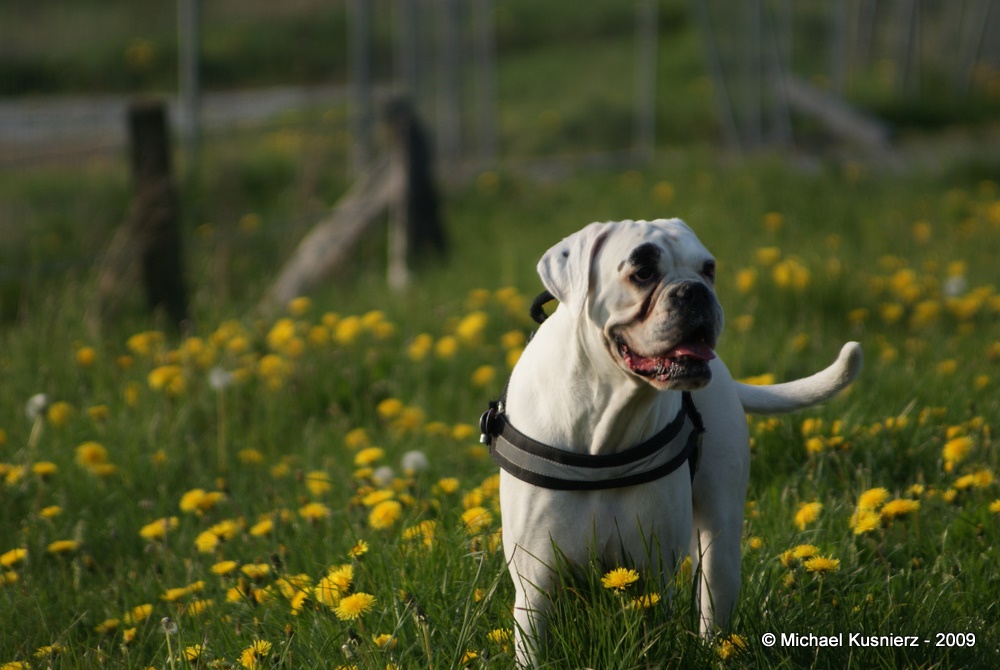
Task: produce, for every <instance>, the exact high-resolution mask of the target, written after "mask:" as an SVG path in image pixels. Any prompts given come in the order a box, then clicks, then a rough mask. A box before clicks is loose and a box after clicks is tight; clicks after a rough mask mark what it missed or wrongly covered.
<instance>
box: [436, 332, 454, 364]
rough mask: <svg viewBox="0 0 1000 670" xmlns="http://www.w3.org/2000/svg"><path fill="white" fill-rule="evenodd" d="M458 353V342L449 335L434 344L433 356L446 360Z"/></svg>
mask: <svg viewBox="0 0 1000 670" xmlns="http://www.w3.org/2000/svg"><path fill="white" fill-rule="evenodd" d="M457 352H458V340H457V339H456V338H454V337H452V336H451V335H445V336H444V337H442V338H441V339H439V340H438V341H437V342H435V343H434V355H435V356H437V357H438V358H440V359H443V360H446V359H449V358H452V357H454V356H455V354H456V353H457Z"/></svg>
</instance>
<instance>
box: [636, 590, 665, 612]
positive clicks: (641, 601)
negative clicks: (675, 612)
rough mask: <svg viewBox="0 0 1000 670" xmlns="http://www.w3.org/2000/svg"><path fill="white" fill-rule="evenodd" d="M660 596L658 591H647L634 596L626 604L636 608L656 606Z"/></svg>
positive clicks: (643, 608) (645, 608)
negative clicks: (642, 594) (636, 596)
mask: <svg viewBox="0 0 1000 670" xmlns="http://www.w3.org/2000/svg"><path fill="white" fill-rule="evenodd" d="M661 599H662V598H661V597H660V594H659V593H647V594H646V595H644V596H639V597H638V598H635V599H633V600H632V602H630V603H629V604H628V606H629V608H631V609H636V610H648V609H652V608H654V607H656V605H657V604H658V603H659V602H660V600H661Z"/></svg>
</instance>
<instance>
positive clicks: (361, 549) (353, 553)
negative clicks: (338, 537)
mask: <svg viewBox="0 0 1000 670" xmlns="http://www.w3.org/2000/svg"><path fill="white" fill-rule="evenodd" d="M367 553H368V543H367V542H365V541H364V540H358V542H357V544H355V545H354V546H353V547H351V548H350V550H348V552H347V555H348V556H350V557H351V558H361V557H362V556H364V555H365V554H367Z"/></svg>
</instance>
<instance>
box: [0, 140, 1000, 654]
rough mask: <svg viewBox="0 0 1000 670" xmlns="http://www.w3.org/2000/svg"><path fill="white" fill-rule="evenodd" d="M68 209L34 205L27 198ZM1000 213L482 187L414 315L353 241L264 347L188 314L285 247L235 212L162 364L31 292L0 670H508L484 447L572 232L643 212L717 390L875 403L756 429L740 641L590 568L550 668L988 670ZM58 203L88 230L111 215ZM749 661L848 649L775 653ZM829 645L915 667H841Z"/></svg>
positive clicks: (16, 391) (895, 184)
mask: <svg viewBox="0 0 1000 670" xmlns="http://www.w3.org/2000/svg"><path fill="white" fill-rule="evenodd" d="M105 177H106V179H108V181H109V182H110V184H111V185H110V186H109V188H111V189H112V190H113V188H114V179H115V176H114V174H113V171H111V173H110V174H107V175H105ZM26 178H27V177H26ZM64 178H65V176H64V175H58V174H57V175H53V174H51V172H50V171H49V170H42V171H39V172H37V173H35V174H33V175H31V176H30V179H31V180H32V181H33V183H34V184H35V190H36V191H44V190H45V189H44V188H42V187H41V185H42V184H43V183H46V181H47V180H53V181H54V183H58V182H59V181H60V180H62V179H64ZM91 178H94V177H93V176H92V177H91ZM997 189H998V187H997V184H996V183H995V182H991V181H988V180H984V179H978V178H975V179H971V180H967V179H966V178H964V177H960V176H959V177H940V176H937V177H934V178H933V179H932V178H923V177H920V176H919V175H914V176H910V175H907V176H903V177H901V176H899V175H897V174H879V173H877V172H873V171H871V170H869V169H867V168H865V167H863V166H861V165H860V164H851V165H848V166H846V167H835V166H831V167H828V168H822V169H821V170H820V171H818V172H816V173H814V174H801V173H799V172H797V171H795V170H792V169H790V168H788V167H787V166H786V165H784V164H783V163H782V162H781V161H780V160H778V159H776V158H773V159H767V158H762V159H756V160H753V161H751V162H750V163H749V164H744V165H741V166H738V167H733V166H732V165H727V164H726V163H724V162H722V161H719V160H716V159H713V158H712V157H711V156H703V157H701V158H694V157H692V158H687V159H684V160H680V159H677V160H662V161H660V162H657V163H655V164H654V165H652V166H650V167H649V168H648V169H645V170H643V171H625V172H589V173H586V174H582V175H580V176H578V177H575V178H573V179H568V180H564V181H559V182H552V183H538V182H537V181H534V180H529V179H526V178H523V177H518V176H516V175H511V174H503V173H496V172H485V173H483V174H482V175H480V176H479V178H478V179H477V180H476V181H475V183H473V184H471V185H469V186H467V187H461V188H457V189H455V190H454V192H451V193H450V194H449V195H450V199H449V205H448V222H449V229H450V232H451V233H452V242H453V249H452V252H451V256H450V260H448V261H447V262H443V263H438V264H435V265H431V266H428V267H426V268H424V269H423V270H422V271H421V273H420V276H419V279H418V281H417V282H416V283H415V284H414V285H413V286H412V287H411V288H410V289H409V290H408V291H407V292H405V293H403V294H393V293H391V292H389V291H388V290H387V289H386V288H385V287H384V280H383V274H384V268H383V267H382V265H383V263H382V262H381V260H380V259H381V251H380V250H381V249H382V246H383V245H382V243H381V237H380V236H373V239H369V240H366V241H365V242H364V244H363V245H362V248H361V250H360V251H359V254H361V255H362V256H365V257H367V258H368V260H369V262H368V263H367V264H366V265H365V267H364V268H357V269H356V270H355V271H354V272H351V273H349V275H350V276H340V277H336V278H334V279H333V280H331V283H330V285H329V286H328V287H327V288H326V289H324V291H322V292H321V293H320V294H318V295H316V296H314V297H312V298H311V299H309V298H304V299H301V300H297V301H294V302H293V303H291V304H289V305H288V306H286V308H285V309H284V310H283V311H282V312H281V313H279V314H275V315H267V316H263V315H260V314H257V313H255V312H254V311H253V310H252V309H250V308H249V307H248V306H247V305H246V304H242V305H241V304H240V303H239V301H238V300H235V299H234V300H233V301H232V302H231V303H230V304H226V303H225V302H221V301H217V300H216V299H215V298H214V296H215V293H214V292H212V291H210V290H209V289H208V288H204V287H203V286H202V282H205V283H206V284H209V278H210V277H211V272H212V268H213V266H214V265H215V264H216V263H217V262H218V259H219V258H220V257H221V256H220V255H221V254H223V253H226V252H225V249H226V248H229V247H231V246H236V248H239V249H243V250H244V253H251V252H252V251H253V250H254V249H255V248H261V249H262V254H264V255H265V256H266V253H265V251H264V248H265V247H270V246H272V240H273V239H275V238H276V237H278V235H277V231H274V230H269V226H270V225H271V223H270V222H269V221H268V220H267V219H265V218H262V217H259V216H256V215H254V214H253V213H250V214H249V215H247V216H244V217H241V219H242V225H236V226H235V227H234V230H233V232H232V236H233V239H232V240H229V241H226V242H223V240H222V236H221V234H220V233H218V231H213V230H210V229H203V230H201V231H200V232H199V233H197V234H195V235H193V236H192V237H191V239H190V241H189V247H188V252H189V258H190V259H191V262H190V264H189V276H190V277H191V278H192V283H193V285H194V286H195V290H194V298H193V302H194V304H195V307H196V311H197V313H198V316H197V319H196V321H195V324H196V325H195V326H194V327H193V329H192V332H190V333H184V334H181V335H178V334H172V333H171V332H170V331H169V329H164V328H158V327H157V324H156V321H155V320H148V319H146V318H145V317H142V316H141V312H140V311H137V313H136V314H135V315H133V316H132V319H133V320H134V321H135V323H134V324H128V327H125V325H124V324H123V326H122V327H121V328H110V329H108V332H106V333H105V334H104V336H103V337H101V338H100V339H94V338H93V337H92V336H91V335H88V331H87V330H86V328H85V327H84V323H83V312H84V307H85V305H86V304H87V295H88V287H89V284H88V282H87V281H86V280H82V279H81V280H75V279H74V280H71V281H66V282H63V281H61V280H57V279H52V278H50V279H49V280H48V282H47V284H46V286H47V289H48V290H47V291H46V292H45V293H44V294H42V293H41V289H38V292H32V293H31V294H30V295H26V296H25V298H24V299H23V302H24V307H23V309H22V314H21V315H20V317H19V318H18V319H17V320H16V321H14V322H11V323H8V324H7V325H6V326H5V327H4V330H3V334H2V352H3V353H2V358H0V371H2V379H3V384H2V389H0V393H2V398H3V402H2V410H0V412H2V413H0V428H2V433H0V436H2V437H0V439H2V447H0V448H2V452H0V453H2V455H3V457H2V460H0V463H2V465H0V474H2V482H3V487H2V489H0V490H2V495H3V501H4V514H3V516H2V520H0V523H2V534H0V537H2V538H3V546H2V547H0V562H2V565H3V573H2V574H3V586H2V587H0V620H2V621H3V622H4V624H3V633H4V634H3V636H2V641H0V659H2V660H3V661H4V662H5V663H9V664H11V665H8V666H4V667H49V666H51V667H97V666H101V665H107V666H109V667H136V668H146V667H150V666H153V667H157V668H167V667H172V668H176V667H203V666H204V667H209V666H213V667H214V666H219V667H271V666H272V665H277V666H279V667H339V666H340V665H343V666H344V667H352V666H356V667H369V668H375V667H378V668H382V667H387V666H392V667H397V666H398V667H424V666H426V667H460V666H463V665H470V666H472V667H482V666H485V667H511V666H512V655H511V651H510V633H511V626H512V619H511V616H510V604H511V602H512V589H511V585H510V584H509V582H508V579H507V576H506V571H505V567H504V561H503V557H502V553H501V550H500V546H499V538H498V531H499V529H500V527H501V524H502V521H503V520H502V519H501V518H500V515H499V511H498V507H497V478H496V469H495V468H494V466H493V465H492V464H491V462H490V460H489V458H488V455H487V454H486V452H485V450H484V448H483V447H482V446H481V445H479V444H478V441H477V439H478V433H477V429H476V428H475V424H476V421H477V418H478V415H479V413H480V412H481V411H482V409H483V408H484V407H485V404H486V402H487V401H488V400H489V399H491V398H493V397H495V396H496V395H497V394H498V392H499V389H500V387H501V386H502V384H503V381H504V378H505V376H506V375H507V374H508V371H509V368H510V365H511V364H512V363H513V362H514V361H515V360H516V358H517V355H518V353H519V351H520V349H521V348H522V347H523V346H524V342H525V339H526V337H527V335H528V333H529V332H530V330H531V326H532V324H531V322H530V320H529V319H528V317H527V303H528V302H529V301H530V298H531V297H532V296H533V295H534V293H535V292H537V291H539V290H541V289H540V285H539V283H538V280H537V278H536V277H535V276H534V275H533V266H534V263H535V261H536V259H537V258H538V256H539V255H540V254H541V253H542V252H543V251H544V249H545V248H547V246H548V245H549V244H551V243H554V242H555V241H556V240H558V239H559V238H560V237H562V236H563V235H565V234H568V233H570V232H572V231H573V230H575V229H576V228H578V227H580V226H582V225H583V224H584V223H586V222H589V221H591V220H602V219H609V218H616V217H626V216H628V217H636V218H641V217H653V216H657V215H661V214H678V215H681V216H683V217H684V218H685V219H686V220H688V221H689V222H690V223H691V225H693V226H694V227H695V228H696V230H697V231H698V233H699V235H700V236H701V238H702V239H703V240H704V241H705V243H706V244H707V245H708V246H709V247H710V248H712V249H713V251H714V252H715V253H716V255H717V257H718V259H719V268H720V269H719V276H720V279H719V293H720V297H721V300H722V303H723V305H724V308H725V310H726V314H727V325H726V332H725V333H724V335H723V338H722V341H721V343H720V346H719V353H720V355H721V356H722V357H723V358H724V359H725V360H727V362H728V364H729V366H730V367H731V369H733V371H734V373H735V374H736V375H737V376H738V377H741V378H753V379H755V380H757V381H767V380H768V379H773V380H778V381H780V380H782V379H786V378H791V377H795V376H799V375H802V374H806V373H808V372H809V371H812V370H814V369H817V368H819V367H821V366H823V365H825V364H826V363H828V362H829V360H832V358H833V357H834V356H835V355H836V353H837V351H838V350H839V347H840V345H841V344H842V343H843V342H844V341H846V340H848V339H856V340H858V341H860V342H861V343H862V346H863V347H864V350H865V356H866V363H865V369H864V372H863V373H862V375H861V377H860V378H859V380H858V381H857V382H856V383H855V385H854V386H853V387H852V388H851V389H850V391H849V392H848V393H846V394H845V395H844V396H842V397H841V398H838V399H837V400H835V401H833V402H831V403H829V404H828V405H826V406H824V407H820V408H817V409H815V410H813V411H808V412H804V413H802V414H799V415H793V416H787V417H779V418H768V417H750V419H749V421H750V425H751V430H752V435H753V445H752V454H753V465H752V477H751V484H750V494H749V499H748V503H747V504H748V507H747V521H746V528H745V545H744V546H745V553H744V567H743V569H744V580H743V583H744V587H743V595H742V598H741V600H740V604H739V609H738V611H737V614H736V618H735V620H734V624H733V629H732V631H731V636H730V637H724V638H721V639H720V640H717V641H715V642H707V641H703V640H701V639H699V638H698V637H697V636H696V635H694V634H693V633H692V632H691V631H692V629H693V628H694V626H693V617H694V614H693V612H692V609H691V603H690V594H689V592H688V591H687V590H686V589H685V587H684V579H685V578H684V576H683V575H682V576H680V577H679V578H678V588H677V590H676V595H675V597H674V600H673V603H672V606H671V608H670V609H669V610H668V609H667V608H666V606H665V600H664V601H661V602H659V603H651V602H650V601H651V600H654V601H655V600H656V598H655V597H650V596H653V595H654V593H656V592H655V591H649V592H647V591H646V590H645V589H646V588H647V587H648V585H644V583H643V582H641V581H640V582H638V583H636V584H634V585H631V586H629V587H627V588H626V589H625V590H623V591H622V592H617V591H614V592H612V591H608V590H607V589H604V588H602V586H601V583H600V578H601V577H602V576H603V574H604V573H605V572H606V571H608V570H611V569H612V568H616V567H628V566H601V565H596V564H595V565H592V566H585V568H586V570H585V575H586V576H589V582H588V581H587V579H586V578H585V579H584V580H583V582H582V583H581V582H580V581H579V580H577V581H573V582H570V583H568V584H567V587H566V590H565V591H564V592H561V593H559V594H558V596H557V613H556V615H555V616H556V625H555V633H554V641H553V645H552V648H551V649H550V650H549V652H548V655H547V657H546V658H547V662H548V664H549V667H663V666H674V665H676V666H680V665H683V666H684V667H699V666H700V667H709V666H711V667H716V666H721V667H753V666H756V665H758V664H762V663H768V664H772V665H775V666H779V667H802V666H808V665H815V666H818V667H826V666H843V665H851V664H859V667H860V666H864V667H887V668H888V667H899V666H901V665H902V666H908V667H972V666H975V665H977V664H979V663H981V662H986V660H985V659H993V658H996V657H997V647H998V644H1000V631H998V629H997V625H996V616H995V615H996V612H995V607H996V605H995V593H996V592H995V587H994V584H995V583H996V579H997V578H998V574H997V571H998V568H997V561H996V556H995V545H996V541H997V535H998V531H1000V525H998V522H1000V518H998V514H1000V493H998V490H997V483H996V481H995V473H996V472H997V465H998V464H997V456H996V453H995V448H994V437H993V432H994V429H993V425H994V423H995V421H996V417H997V401H996V385H997V383H998V381H1000V380H998V366H1000V340H998V338H997V333H996V326H995V324H996V321H997V314H998V311H1000V296H998V295H997V293H996V290H995V287H994V285H993V281H994V275H993V272H994V271H993V269H992V268H993V265H992V262H993V259H995V258H996V254H997V252H998V244H997V239H998V231H1000V192H998V190H997ZM79 197H80V202H81V203H82V204H81V205H80V206H81V207H82V208H87V207H88V205H89V206H92V207H94V208H96V209H98V210H99V209H100V199H101V198H102V197H103V196H102V194H101V193H100V189H89V190H88V191H87V192H86V193H81V194H80V196H79ZM93 201H96V202H93ZM236 267H237V268H238V267H239V266H236ZM232 271H233V272H235V271H236V270H232ZM247 283H248V285H249V286H251V287H256V288H257V289H262V288H263V284H262V283H261V282H260V281H259V280H254V279H249V278H248V279H247ZM246 291H247V293H248V294H253V293H254V291H251V290H249V289H246ZM206 294H207V295H206ZM244 303H246V301H244ZM553 363H554V364H558V361H553ZM39 393H42V394H44V395H45V398H46V403H45V404H44V406H43V405H42V404H40V403H39V404H37V405H32V402H33V401H32V400H31V399H32V397H33V396H35V395H36V394H39ZM35 402H37V400H36V401H35ZM817 559H821V560H817ZM644 599H645V600H644ZM637 602H638V603H640V604H639V605H636V604H634V603H637ZM643 603H644V604H646V605H649V604H652V605H653V606H652V607H650V608H646V607H644V606H642V604H643ZM165 626H166V628H165ZM768 632H771V633H775V634H778V635H780V634H781V633H786V634H788V633H798V634H803V635H806V634H809V633H812V634H815V635H826V636H832V635H836V634H840V633H843V634H845V637H844V646H842V647H833V648H825V647H823V648H814V647H812V646H805V647H787V646H786V647H782V646H780V645H777V646H775V647H772V648H768V647H766V646H764V645H763V644H762V643H761V636H762V635H763V634H765V633H768ZM851 633H858V634H863V635H901V636H918V637H919V639H920V645H919V646H918V647H916V648H909V647H908V648H892V647H888V648H886V647H853V648H852V647H850V646H848V645H847V643H848V638H847V637H846V635H849V634H851ZM938 634H942V635H945V634H952V636H951V637H943V638H939V637H938ZM956 634H957V635H959V636H960V637H955V635H956ZM924 640H927V641H928V642H924ZM939 642H940V643H941V644H943V645H944V646H937V644H938V643H939ZM963 645H964V646H963ZM18 664H20V665H18Z"/></svg>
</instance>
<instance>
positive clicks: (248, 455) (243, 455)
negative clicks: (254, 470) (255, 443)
mask: <svg viewBox="0 0 1000 670" xmlns="http://www.w3.org/2000/svg"><path fill="white" fill-rule="evenodd" d="M236 458H237V459H239V461H240V463H242V464H243V465H259V464H260V463H263V462H264V454H262V453H260V452H259V451H257V450H256V449H253V448H248V449H240V450H239V451H238V452H237V453H236Z"/></svg>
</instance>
